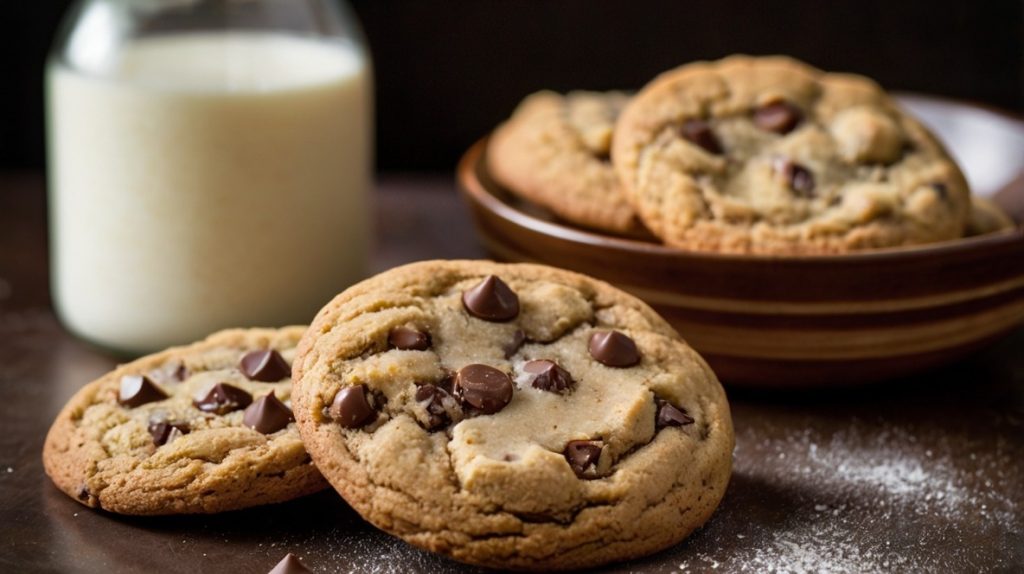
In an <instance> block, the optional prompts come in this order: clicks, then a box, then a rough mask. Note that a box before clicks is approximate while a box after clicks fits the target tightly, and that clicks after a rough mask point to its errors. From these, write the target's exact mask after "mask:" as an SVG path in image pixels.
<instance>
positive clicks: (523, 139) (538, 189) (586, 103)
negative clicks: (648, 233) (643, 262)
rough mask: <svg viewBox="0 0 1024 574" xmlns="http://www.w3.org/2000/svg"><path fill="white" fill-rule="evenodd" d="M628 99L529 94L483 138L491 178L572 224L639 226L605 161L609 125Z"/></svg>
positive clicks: (617, 229) (616, 228)
mask: <svg viewBox="0 0 1024 574" xmlns="http://www.w3.org/2000/svg"><path fill="white" fill-rule="evenodd" d="M627 101H628V96H627V95H626V94H623V93H620V92H570V93H569V94H566V95H562V94H557V93H555V92H550V91H543V92H537V93H535V94H532V95H530V96H528V97H527V98H526V99H525V100H523V102H522V103H521V104H519V107H518V108H516V110H515V112H514V113H513V115H512V118H511V119H509V120H508V121H506V122H505V123H504V124H502V125H501V126H499V127H498V129H497V130H495V132H494V134H493V135H492V136H491V139H490V141H489V142H488V146H487V165H488V170H489V172H490V174H491V176H492V177H494V179H495V180H496V181H497V182H498V183H500V184H502V185H503V186H505V187H506V188H508V189H509V190H510V191H512V192H513V193H515V194H517V195H519V196H522V197H523V198H525V199H527V200H529V201H532V202H534V203H536V204H539V205H542V206H544V207H546V208H548V209H549V210H551V211H552V212H553V213H554V214H555V215H558V216H559V217H561V218H562V219H565V220H567V221H570V222H572V223H576V224H578V225H582V226H585V227H592V228H595V229H600V230H603V231H610V232H614V233H630V232H636V231H638V230H639V229H640V227H639V222H638V221H637V218H636V213H635V212H634V211H633V208H632V207H631V206H630V204H629V203H628V202H627V201H626V198H625V197H624V196H623V194H622V190H621V186H620V184H619V180H618V177H617V176H616V175H615V170H614V169H613V168H612V164H611V160H610V159H609V151H610V149H609V148H610V147H611V141H612V127H613V126H614V125H615V120H616V119H617V118H618V115H619V112H620V110H621V109H622V107H623V106H624V105H625V104H626V102H627Z"/></svg>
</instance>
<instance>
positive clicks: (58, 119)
mask: <svg viewBox="0 0 1024 574" xmlns="http://www.w3.org/2000/svg"><path fill="white" fill-rule="evenodd" d="M371 75H372V74H371V66H370V62H369V55H368V53H367V50H366V48H365V45H364V41H363V38H362V35H361V32H360V30H359V27H358V24H357V22H356V20H355V19H354V17H353V16H352V14H351V13H350V12H349V11H348V10H347V9H346V7H345V6H344V5H341V4H339V3H338V2H336V1H332V0H85V1H80V2H79V3H78V4H76V5H75V6H74V7H73V8H72V10H71V12H70V14H69V15H68V16H67V18H66V21H65V23H64V25H63V27H62V30H61V31H60V32H59V35H58V37H57V39H56V42H55V45H54V48H53V51H52V54H51V57H50V61H49V63H48V66H47V119H48V148H49V149H48V153H49V186H50V188H49V200H50V236H51V251H52V254H51V269H52V294H53V299H54V303H55V306H56V308H57V311H58V313H59V315H60V317H61V319H62V321H63V323H64V325H65V326H66V327H67V328H68V329H70V330H71V331H72V332H74V333H76V334H77V335H79V336H81V337H82V338H84V339H86V340H88V341H91V342H93V343H95V344H97V345H100V346H102V347H106V348H108V349H111V350H114V351H117V352H119V353H122V354H129V355H133V354H139V353H144V352H149V351H153V350H155V349H159V348H163V347H166V346H168V345H173V344H179V343H186V342H189V341H192V340H195V339H198V338H201V337H203V336H205V335H207V334H208V333H210V332H212V331H215V330H217V329H221V328H226V327H248V326H279V325H285V324H295V323H304V322H308V321H309V320H310V319H311V318H312V317H313V315H314V314H315V313H316V311H317V310H318V309H319V308H320V307H321V306H322V305H323V304H325V303H326V302H327V301H329V300H330V298H331V297H332V296H333V295H335V294H336V293H338V292H340V291H341V290H343V289H344V288H345V287H347V286H348V285H349V284H351V283H353V282H355V281H357V280H359V279H361V278H362V277H364V276H365V273H366V271H367V257H368V250H369V242H370V233H371V229H370V220H371V217H372V214H371V213H370V205H369V200H370V187H371V179H372V175H371V174H372V165H371V164H372V157H371V156H372V153H371V150H372V145H371V138H372V135H371V130H372V127H373V126H372V124H373V122H372V114H373V110H372V99H373V96H372V79H371Z"/></svg>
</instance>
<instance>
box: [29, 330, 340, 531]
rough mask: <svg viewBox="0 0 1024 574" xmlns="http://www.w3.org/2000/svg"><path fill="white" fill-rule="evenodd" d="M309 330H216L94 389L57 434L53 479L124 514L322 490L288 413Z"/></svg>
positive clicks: (240, 503) (51, 442) (84, 499)
mask: <svg viewBox="0 0 1024 574" xmlns="http://www.w3.org/2000/svg"><path fill="white" fill-rule="evenodd" d="M303 331H305V327H287V328H284V329H280V330H277V329H248V330H241V329H236V330H228V331H221V332H219V333H216V334H214V335H211V336H210V337H209V338H207V339H206V340H204V341H202V342H199V343H195V344H193V345H189V346H186V347H175V348H172V349H168V350H166V351H163V352H160V353H156V354H153V355H149V356H147V357H143V358H141V359H138V360H136V361H134V362H131V363H128V364H126V365H122V366H120V367H118V368H117V369H115V370H114V371H113V372H111V373H108V374H106V375H104V376H102V377H100V378H99V379H97V380H96V381H94V382H92V383H89V384H88V385H86V386H85V387H83V388H82V389H81V390H80V391H79V392H78V393H76V394H75V396H74V397H72V398H71V400H70V401H69V402H68V404H67V405H66V406H65V407H64V409H63V410H62V411H61V412H60V414H59V415H57V419H56V421H54V423H53V426H52V427H51V428H50V432H49V434H48V435H47V437H46V445H45V447H44V450H43V463H44V466H45V467H46V472H47V474H49V475H50V477H51V478H52V479H53V482H54V483H55V484H56V485H57V486H58V487H59V488H60V489H61V490H63V491H64V492H65V493H67V494H68V496H71V497H72V498H74V499H76V500H78V501H79V502H81V503H83V504H85V505H87V506H91V507H93V508H102V509H104V510H108V511H111V512H117V513H122V514H189V513H212V512H221V511H226V510H234V509H238V508H245V507H249V506H256V505H260V504H268V503H273V502H282V501H285V500H290V499H292V498H296V497H299V496H303V495H305V494H310V493H313V492H316V491H318V490H320V489H322V488H323V487H325V486H326V483H325V482H324V480H323V477H322V476H321V475H320V473H319V472H318V471H317V470H316V467H315V466H313V463H312V462H311V460H310V458H309V456H308V455H307V454H306V452H305V449H303V446H302V440H301V438H300V437H299V432H298V429H297V428H296V425H295V423H294V417H293V416H292V413H291V409H290V406H289V403H290V397H291V366H290V363H291V361H292V359H293V358H294V356H295V346H296V344H297V343H298V341H299V338H300V337H301V336H302V333H303Z"/></svg>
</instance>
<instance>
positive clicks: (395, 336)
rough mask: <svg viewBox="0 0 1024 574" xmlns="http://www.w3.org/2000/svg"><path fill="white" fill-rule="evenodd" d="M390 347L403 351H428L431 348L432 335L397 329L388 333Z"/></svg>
mask: <svg viewBox="0 0 1024 574" xmlns="http://www.w3.org/2000/svg"><path fill="white" fill-rule="evenodd" d="M388 345H391V346H392V347H394V348H395V349H399V350H401V351H426V350H427V349H429V348H430V335H429V334H427V333H423V332H420V331H417V330H416V329H410V328H408V327H395V328H394V329H391V331H390V332H389V333H388Z"/></svg>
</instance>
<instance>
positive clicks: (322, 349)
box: [293, 261, 733, 569]
mask: <svg viewBox="0 0 1024 574" xmlns="http://www.w3.org/2000/svg"><path fill="white" fill-rule="evenodd" d="M295 377H296V380H295V389H294V394H293V401H294V405H295V414H296V418H297V419H298V422H299V428H300V431H301V432H302V436H303V439H304V440H305V443H306V446H307V448H308V449H309V452H310V454H311V455H312V456H313V459H314V460H315V461H316V463H317V466H318V467H319V468H320V469H321V471H322V472H323V473H324V475H325V476H326V477H327V479H328V480H329V481H330V482H331V484H332V485H333V486H334V487H335V488H336V489H337V490H338V491H339V492H340V493H341V494H342V496H344V498H345V499H346V500H347V501H348V502H349V503H350V504H351V505H352V506H353V507H354V508H355V509H356V510H357V511H358V512H359V513H360V514H362V515H363V517H364V518H366V519H367V520H369V521H370V522H372V523H373V524H375V525H376V526H378V527H379V528H382V529H384V530H386V531H388V532H391V533H392V534H396V535H398V536H400V537H402V538H404V539H405V540H407V541H409V542H411V543H413V544H416V545H418V546H421V547H424V548H426V549H428V550H432V551H435V552H441V553H444V554H447V555H449V556H451V557H453V558H456V559H458V560H462V561H465V562H470V563H476V564H481V565H487V566H493V567H503V568H520V569H521V568H528V569H550V568H569V567H584V566H590V565H596V564H601V563H605V562H609V561H613V560H620V559H625V558H629V557H633V556H639V555H643V554H647V553H650V552H653V551H656V550H658V549H661V548H664V547H666V546H668V545H671V544H674V543H675V542H677V541H679V540H681V539H682V538H684V537H685V536H686V535H687V534H689V533H690V532H691V531H692V530H693V529H694V528H696V527H698V526H700V525H701V524H703V523H704V522H705V521H706V520H707V518H708V517H709V516H710V515H711V513H712V511H713V510H714V508H715V507H716V505H717V504H718V502H719V500H720V499H721V497H722V494H723V493H724V490H725V487H726V484H727V482H728V478H729V473H730V470H731V461H732V448H733V432H732V423H731V419H730V416H729V407H728V404H727V403H726V399H725V394H724V392H723V391H722V388H721V386H720V385H719V383H718V381H717V379H716V378H715V375H714V374H713V373H712V372H711V370H710V369H709V368H708V366H707V365H706V364H705V362H704V361H703V360H702V359H701V358H700V357H699V356H698V355H697V353H696V352H695V351H693V350H692V349H691V348H690V347H689V346H687V345H686V343H685V342H683V340H682V339H680V337H679V336H678V334H676V332H675V331H673V329H672V328H671V327H670V326H669V325H668V324H667V323H666V322H665V321H664V320H662V319H661V318H660V317H659V316H658V315H656V314H655V313H654V311H652V310H651V309H650V308H649V307H648V306H647V305H646V304H644V303H643V302H641V301H639V300H638V299H636V298H634V297H632V296H630V295H627V294H626V293H623V292H622V291H619V290H617V289H615V288H613V287H611V286H610V285H608V284H606V283H603V282H600V281H597V280H594V279H591V278H588V277H585V276H582V275H578V274H575V273H570V272H567V271H562V270H559V269H554V268H551V267H545V266H540V265H525V264H520V265H502V264H497V263H492V262H487V261H429V262H423V263H416V264H412V265H407V266H404V267H399V268H396V269H393V270H391V271H388V272H386V273H383V274H381V275H378V276H376V277H374V278H372V279H369V280H367V281H364V282H363V283H360V284H358V285H356V286H354V287H352V288H350V289H349V290H347V291H345V292H344V293H342V294H340V295H338V296H337V297H336V298H335V299H334V300H333V301H332V302H331V303H329V304H328V305H327V306H326V307H324V308H323V309H322V310H321V311H320V313H319V314H318V315H317V317H316V319H315V320H314V322H313V325H312V326H311V327H310V330H309V331H308V332H307V334H306V335H305V336H304V338H303V340H302V342H301V344H300V345H299V352H298V355H297V357H296V362H295Z"/></svg>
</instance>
